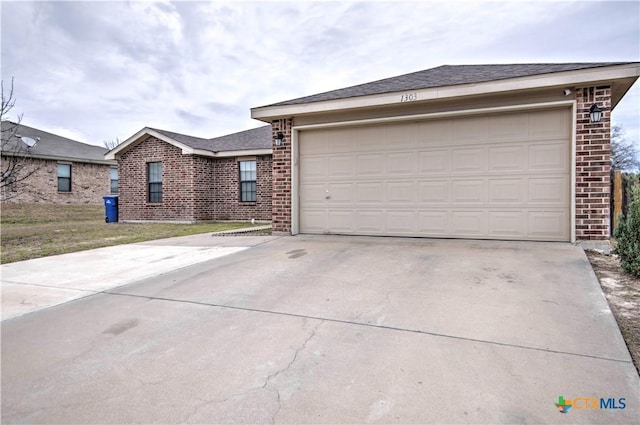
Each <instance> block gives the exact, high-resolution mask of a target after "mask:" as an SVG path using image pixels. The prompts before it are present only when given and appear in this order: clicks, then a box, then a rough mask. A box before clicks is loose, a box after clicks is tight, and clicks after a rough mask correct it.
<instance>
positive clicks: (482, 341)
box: [100, 291, 632, 363]
mask: <svg viewBox="0 0 640 425" xmlns="http://www.w3.org/2000/svg"><path fill="white" fill-rule="evenodd" d="M100 293H102V294H106V295H117V296H123V297H134V298H145V299H148V300H155V301H167V302H177V303H183V304H193V305H200V306H204V307H215V308H225V309H230V310H239V311H249V312H253V313H263V314H275V315H279V316H288V317H298V318H303V319H309V320H319V321H320V322H332V323H340V324H343V325H355V326H364V327H368V328H375V329H383V330H389V331H399V332H409V333H415V334H421V335H430V336H434V337H440V338H448V339H455V340H459V341H467V342H475V343H480V344H490V345H497V346H500V347H509V348H519V349H523V350H531V351H540V352H543V353H550V354H561V355H566V356H574V357H581V358H589V359H596V360H605V361H610V362H616V363H632V361H631V359H628V360H623V359H614V358H609V357H602V356H592V355H589V354H580V353H572V352H569V351H560V350H552V349H550V348H540V347H531V346H526V345H520V344H510V343H506V342H498V341H490V340H485V339H479V338H469V337H463V336H456V335H447V334H441V333H438V332H430V331H424V330H420V329H409V328H401V327H396V326H388V325H379V324H375V323H363V322H355V321H351V320H342V319H332V318H330V317H318V316H309V315H304V314H297V313H287V312H282V311H272V310H263V309H258V308H249V307H239V306H232V305H226V304H214V303H206V302H202V301H191V300H180V299H175V298H164V297H154V296H150V295H137V294H127V293H121V292H112V291H102V292H100Z"/></svg>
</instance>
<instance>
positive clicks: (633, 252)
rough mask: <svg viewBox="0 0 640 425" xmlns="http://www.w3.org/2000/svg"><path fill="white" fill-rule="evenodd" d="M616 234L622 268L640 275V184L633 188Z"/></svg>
mask: <svg viewBox="0 0 640 425" xmlns="http://www.w3.org/2000/svg"><path fill="white" fill-rule="evenodd" d="M614 236H615V237H616V241H617V243H618V246H617V251H618V255H619V256H620V264H621V265H622V268H623V269H624V270H625V271H627V272H628V273H630V274H632V275H634V276H638V277H640V186H635V187H634V188H633V189H632V191H631V203H630V204H629V209H628V210H627V214H626V216H622V217H620V220H619V222H618V226H617V227H616V230H615V232H614Z"/></svg>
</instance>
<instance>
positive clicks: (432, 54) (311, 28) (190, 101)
mask: <svg viewBox="0 0 640 425" xmlns="http://www.w3.org/2000/svg"><path fill="white" fill-rule="evenodd" d="M639 14H640V6H639V4H638V3H637V2H621V3H615V2H491V3H487V2H458V1H452V2H427V1H422V2H401V1H398V2H360V3H353V2H167V1H163V2H153V3H151V2H136V1H132V2H3V3H2V75H3V79H5V80H6V79H7V78H8V77H10V76H15V77H16V98H17V104H16V111H17V112H23V113H24V120H25V123H26V124H28V125H33V126H36V127H39V128H42V129H44V130H49V131H52V129H67V130H64V131H69V132H73V134H76V135H78V136H77V137H82V138H81V139H80V140H82V141H86V142H89V143H94V144H101V143H102V141H103V140H107V139H114V138H116V137H117V138H120V139H124V138H126V137H128V136H130V135H131V134H133V133H135V132H136V131H137V130H139V129H140V128H142V127H143V126H145V125H148V126H152V127H159V128H165V129H167V130H171V131H176V132H183V133H186V134H191V135H196V136H218V135H223V134H227V133H230V132H234V131H240V130H244V129H246V128H250V127H255V126H258V125H261V124H262V123H260V122H257V121H253V120H251V119H250V111H249V109H250V108H251V107H256V106H262V105H266V104H270V103H274V102H278V101H283V100H287V99H291V98H295V97H300V96H305V95H310V94H315V93H319V92H323V91H327V90H332V89H336V88H341V87H345V86H349V85H354V84H361V83H365V82H368V81H373V80H376V79H380V78H386V77H391V76H394V75H400V74H403V73H408V72H413V71H418V70H422V69H427V68H431V67H435V66H439V65H442V64H465V63H509V62H571V61H585V62H586V61H617V60H629V61H638V60H640V58H639V56H640V53H639V51H640V41H639V40H640V17H639ZM603 23H611V24H610V25H603ZM638 93H640V88H639V87H638V86H637V85H636V86H635V87H634V89H633V90H632V91H631V92H630V93H629V94H628V98H629V99H631V100H632V99H638ZM637 104H638V102H635V104H634V102H633V101H627V99H625V100H623V102H621V104H620V105H619V107H618V109H617V110H616V111H615V112H614V120H620V121H621V122H623V124H624V125H625V127H626V128H627V134H628V136H629V137H631V136H633V137H640V135H639V130H638V129H639V128H640V123H637V120H636V119H634V118H636V117H638V116H640V111H639V110H638V106H637ZM69 132H68V133H65V134H71V133H69Z"/></svg>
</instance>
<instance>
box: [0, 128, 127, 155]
mask: <svg viewBox="0 0 640 425" xmlns="http://www.w3.org/2000/svg"><path fill="white" fill-rule="evenodd" d="M15 125H17V126H18V128H17V129H16V131H15V133H16V134H17V135H19V136H22V137H30V138H32V139H34V140H37V142H38V143H37V144H36V145H35V146H34V147H32V148H30V149H29V154H30V155H31V156H34V157H49V158H55V159H60V160H68V161H76V162H83V161H84V162H99V163H108V164H116V162H115V161H106V160H105V159H104V154H105V153H106V152H107V151H108V149H106V148H103V147H100V146H95V145H88V144H86V143H82V142H78V141H75V140H71V139H67V138H66V137H62V136H58V135H56V134H51V133H48V132H46V131H42V130H38V129H36V128H32V127H29V126H26V125H24V124H16V123H14V122H12V121H2V130H3V133H4V131H5V129H7V128H8V126H15ZM38 139H39V140H38ZM9 143H10V144H7V145H5V146H3V148H5V151H3V154H11V152H14V147H16V146H17V147H19V148H20V153H26V145H24V144H23V142H22V141H21V140H20V139H18V138H17V137H14V138H12V140H9Z"/></svg>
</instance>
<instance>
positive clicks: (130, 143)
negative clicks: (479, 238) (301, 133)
mask: <svg viewBox="0 0 640 425" xmlns="http://www.w3.org/2000/svg"><path fill="white" fill-rule="evenodd" d="M149 136H151V137H155V138H156V139H159V140H162V141H163V142H166V143H169V144H170V145H173V146H175V147H177V148H178V149H180V150H181V151H182V154H183V155H199V156H208V157H212V158H228V157H233V156H241V155H271V154H272V153H273V150H271V149H252V150H240V151H222V152H212V151H209V150H206V149H196V148H193V147H191V146H188V145H185V144H184V143H182V142H179V141H177V140H175V139H172V138H171V137H168V136H165V135H164V134H162V133H160V132H158V131H156V130H154V129H152V128H148V127H145V128H143V129H142V130H140V131H138V132H137V133H136V134H134V135H133V136H131V137H129V138H128V139H127V140H125V141H124V142H122V143H120V144H119V145H118V146H116V147H115V148H113V149H111V150H110V151H109V152H107V153H106V154H105V155H104V157H105V159H107V160H109V159H116V158H117V156H118V155H120V154H122V153H124V152H126V151H128V150H130V149H132V148H133V147H135V146H136V145H138V144H140V143H142V142H143V141H144V140H145V139H146V138H147V137H149Z"/></svg>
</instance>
